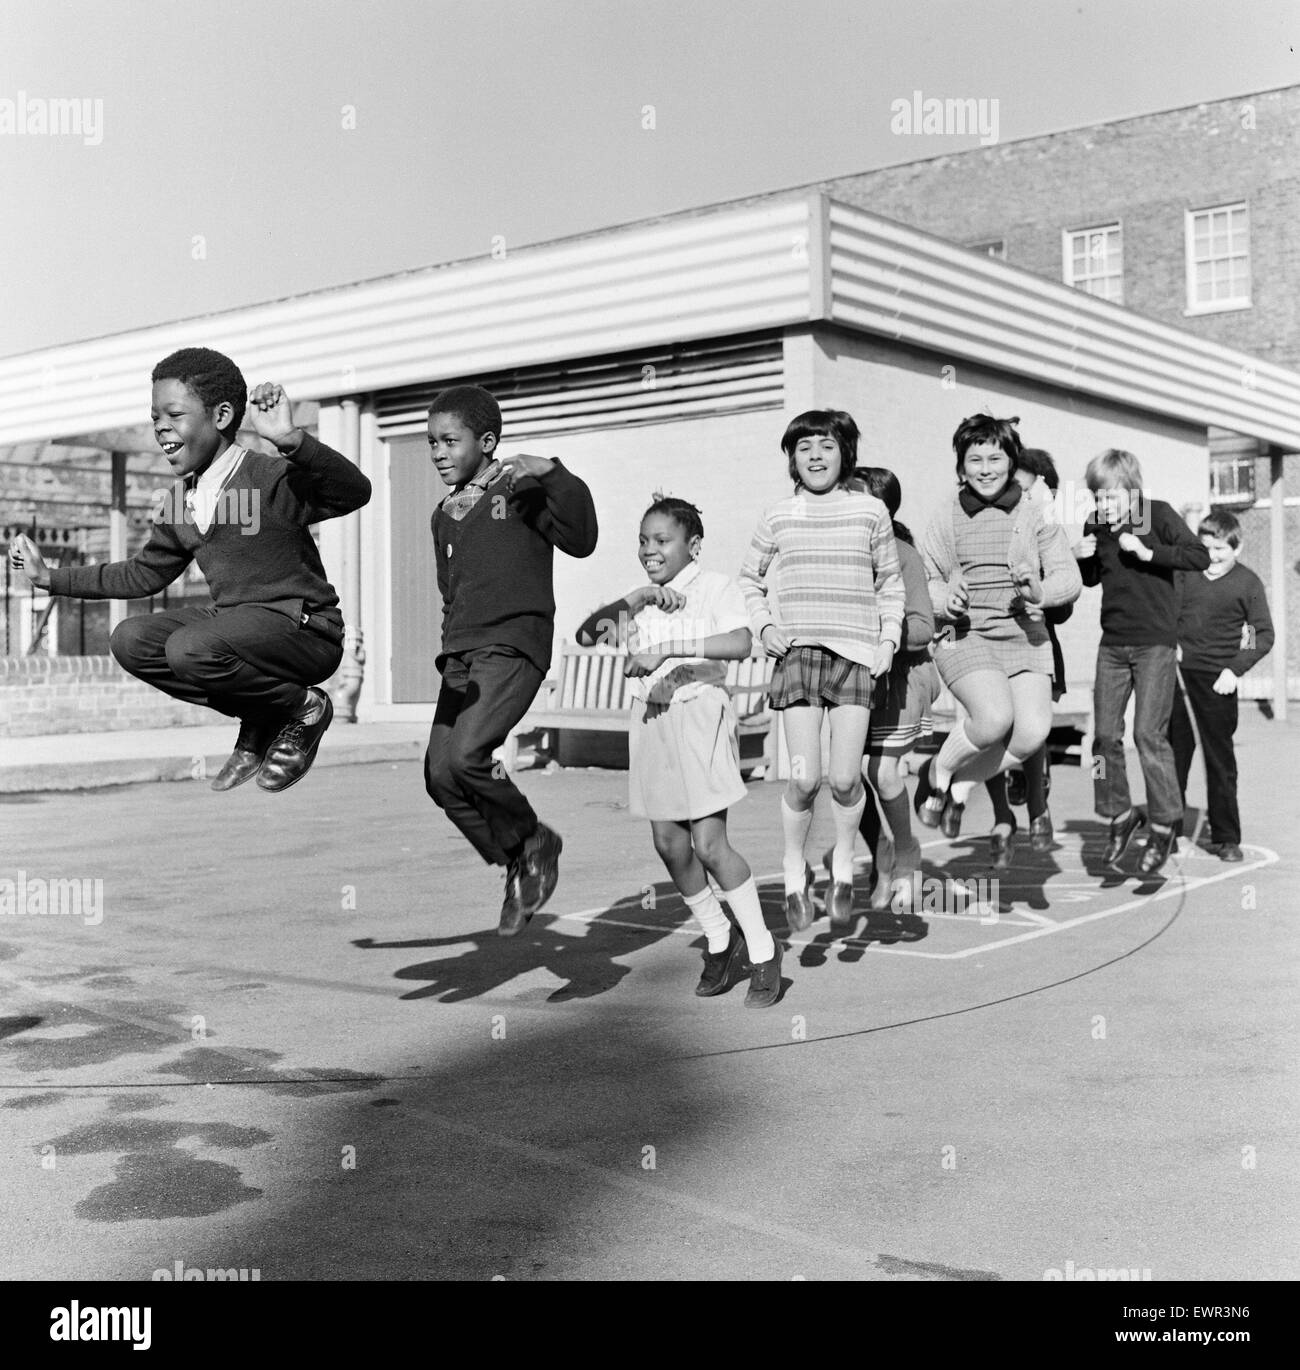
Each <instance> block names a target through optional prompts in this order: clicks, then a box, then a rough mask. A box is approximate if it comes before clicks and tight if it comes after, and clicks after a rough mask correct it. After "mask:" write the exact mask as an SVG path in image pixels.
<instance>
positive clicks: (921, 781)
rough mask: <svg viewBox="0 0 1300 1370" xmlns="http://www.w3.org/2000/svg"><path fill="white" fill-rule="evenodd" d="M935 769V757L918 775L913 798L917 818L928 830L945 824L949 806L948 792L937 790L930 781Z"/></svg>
mask: <svg viewBox="0 0 1300 1370" xmlns="http://www.w3.org/2000/svg"><path fill="white" fill-rule="evenodd" d="M933 767H934V759H933V757H932V758H931V759H930V760H929V761H927V762H926V763H925V765H924V766H922V767H921V769H920V770H919V771H917V773H916V793H915V794H914V795H913V796H912V807H913V808H914V809H915V810H916V816H917V817H918V818H919V819H920V820H921V822H922V823H924V824H925V826H926V827H927V828H937V827H938V826H939V824H940V823H942V822H943V811H944V809H945V808H946V807H947V804H948V792H947V790H936V789H935V788H934V784H933V783H932V782H931V780H930V772H931V770H932V769H933Z"/></svg>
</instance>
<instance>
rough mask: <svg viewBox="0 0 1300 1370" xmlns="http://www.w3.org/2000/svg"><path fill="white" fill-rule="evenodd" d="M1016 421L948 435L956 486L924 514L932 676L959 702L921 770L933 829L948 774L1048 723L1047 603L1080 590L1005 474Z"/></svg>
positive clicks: (981, 769)
mask: <svg viewBox="0 0 1300 1370" xmlns="http://www.w3.org/2000/svg"><path fill="white" fill-rule="evenodd" d="M1017 422H1019V420H1017V419H995V418H992V417H990V416H989V415H987V414H977V415H975V416H974V417H972V418H968V419H963V420H962V422H961V423H960V424H959V425H958V427H957V431H956V433H954V434H953V440H952V445H953V450H954V452H955V453H956V456H957V475H958V478H959V480H960V481H961V488H960V490H959V491H958V493H957V496H956V498H955V499H953V500H952V502H951V503H950V504H949V505H948V506H947V507H946V508H944V509H941V510H940V512H939V513H938V514H937V515H936V516H935V517H934V518H933V519H932V520H931V522H930V526H929V527H928V528H927V530H926V534H925V538H924V542H923V546H922V552H923V554H924V556H925V562H926V569H927V571H928V572H929V577H930V596H931V599H932V601H933V603H934V610H935V617H936V619H937V620H938V621H939V623H940V625H941V626H942V625H946V632H945V633H944V636H943V637H942V639H941V640H940V642H939V643H938V645H937V647H936V649H935V664H936V666H937V668H938V671H939V677H940V679H941V680H942V681H943V683H944V684H945V685H947V687H948V688H949V690H951V691H952V693H953V695H954V696H955V697H956V699H957V701H958V702H959V703H960V704H961V705H962V707H963V708H964V709H965V710H966V713H967V717H966V718H965V719H962V720H959V721H958V722H957V723H956V724H955V725H954V727H953V729H952V731H951V732H950V733H949V734H948V738H947V741H946V742H945V743H944V744H943V747H942V748H941V749H940V751H939V754H938V755H937V756H936V757H935V758H934V759H933V760H932V761H930V762H927V763H926V765H925V766H924V767H923V768H922V769H921V771H920V772H919V773H918V776H917V790H916V796H915V801H914V802H915V804H916V810H917V814H918V815H919V817H920V819H921V822H923V823H924V824H926V825H927V826H928V827H932V828H934V827H938V826H939V824H940V823H941V822H942V820H943V815H944V809H945V807H946V806H947V803H948V797H949V796H948V787H949V785H950V784H951V783H952V781H953V780H954V779H959V780H987V779H988V778H989V777H990V776H992V775H998V774H1000V773H1001V772H1002V771H1005V770H1007V769H1008V767H1011V766H1020V765H1023V764H1024V763H1025V761H1026V760H1027V759H1028V758H1029V757H1031V756H1033V754H1034V753H1035V752H1036V751H1037V750H1038V749H1039V747H1041V746H1042V745H1043V743H1044V742H1045V741H1046V740H1047V734H1048V732H1049V731H1050V730H1051V726H1052V674H1053V663H1052V644H1051V639H1050V637H1049V636H1048V632H1047V626H1046V624H1045V622H1044V620H1043V611H1044V609H1047V608H1052V607H1055V606H1058V605H1062V604H1069V603H1072V602H1073V601H1074V600H1076V599H1078V597H1079V593H1080V591H1081V589H1082V588H1083V582H1082V580H1081V579H1080V576H1079V569H1078V567H1077V565H1076V564H1075V561H1074V556H1073V554H1072V552H1071V550H1070V543H1069V539H1068V538H1067V537H1066V534H1065V529H1064V528H1063V527H1062V526H1061V524H1060V523H1059V522H1056V521H1055V520H1054V519H1052V518H1051V517H1050V515H1049V512H1047V511H1045V510H1044V507H1043V506H1042V505H1041V504H1039V503H1038V502H1037V501H1032V500H1028V499H1026V498H1025V497H1024V491H1023V489H1022V488H1021V486H1020V484H1019V483H1018V482H1017V481H1016V480H1015V479H1013V477H1014V474H1015V471H1016V467H1017V465H1018V463H1019V460H1020V453H1021V444H1020V435H1019V433H1017V431H1016V427H1015V425H1016V424H1017ZM1014 833H1015V820H1014V819H1012V820H1011V821H1010V822H1007V821H1006V820H1005V818H1002V819H1000V820H999V821H998V822H996V823H995V824H994V828H993V833H992V839H991V841H992V856H993V862H994V865H995V866H997V867H998V868H999V869H1004V868H1005V867H1006V865H1007V864H1008V863H1009V861H1010V856H1011V850H1012V845H1013V841H1014Z"/></svg>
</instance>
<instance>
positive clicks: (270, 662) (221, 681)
mask: <svg viewBox="0 0 1300 1370" xmlns="http://www.w3.org/2000/svg"><path fill="white" fill-rule="evenodd" d="M109 650H110V651H111V652H112V653H113V655H114V657H116V658H117V661H118V663H119V665H121V667H122V669H123V670H125V671H129V672H130V673H131V674H132V675H133V676H136V677H137V678H138V679H140V680H143V681H144V682H145V683H146V684H147V685H152V686H153V687H154V688H155V689H158V690H162V691H163V693H164V694H169V695H171V696H172V697H173V698H175V699H183V700H185V702H186V703H187V704H202V705H204V706H205V707H206V708H209V709H215V710H216V711H217V712H218V713H222V714H229V715H230V716H231V717H232V718H240V719H249V720H251V721H253V722H267V723H271V722H275V721H277V720H279V719H282V718H285V717H287V716H288V715H289V714H290V713H292V712H293V710H294V709H296V708H297V707H298V706H299V705H300V704H301V703H302V696H303V689H304V687H305V686H307V685H318V684H320V682H321V681H322V680H328V679H329V678H330V676H332V675H333V674H334V672H335V671H337V670H338V668H339V662H340V661H342V660H343V648H342V647H341V646H339V645H338V644H337V643H334V642H331V641H330V640H329V639H328V638H325V637H322V636H321V635H320V634H319V633H315V632H312V631H310V630H309V629H306V628H303V627H301V626H300V625H299V623H298V621H297V619H293V618H290V617H289V615H288V614H282V613H280V612H278V611H277V610H275V609H267V608H264V607H262V606H260V605H256V604H241V605H240V606H239V607H238V608H235V609H217V608H214V607H213V606H211V605H208V606H206V607H203V608H193V609H178V610H177V611H176V612H175V613H163V614H140V615H138V616H136V617H135V618H127V619H123V620H122V622H121V623H119V624H118V625H117V627H116V628H114V629H113V636H112V638H111V639H110V641H109Z"/></svg>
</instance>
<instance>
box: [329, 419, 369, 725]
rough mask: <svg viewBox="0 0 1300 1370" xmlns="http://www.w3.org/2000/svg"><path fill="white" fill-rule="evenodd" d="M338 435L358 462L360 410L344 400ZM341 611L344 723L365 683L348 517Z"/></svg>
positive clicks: (355, 536) (338, 700)
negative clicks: (342, 625) (340, 428)
mask: <svg viewBox="0 0 1300 1370" xmlns="http://www.w3.org/2000/svg"><path fill="white" fill-rule="evenodd" d="M339 408H340V411H341V412H340V418H341V425H342V430H343V431H342V433H341V434H340V445H339V451H340V452H341V453H342V454H343V455H344V456H345V457H347V459H348V460H349V461H351V462H355V463H357V464H358V465H360V462H361V406H360V404H359V403H358V402H357V401H356V400H355V399H347V400H344V401H343V402H342V404H341V405H340V406H339ZM338 592H339V603H340V606H341V608H342V610H343V623H344V629H343V661H342V664H341V665H340V666H339V683H338V685H337V687H336V688H335V691H334V705H335V708H336V709H337V710H338V715H339V717H340V718H341V719H343V720H344V722H347V723H355V722H356V721H357V699H358V698H359V697H360V694H361V686H362V684H363V683H364V680H365V665H366V648H365V634H364V633H363V631H362V627H361V517H360V515H359V514H349V515H348V516H347V518H346V519H344V521H343V564H342V575H341V577H340V584H339V586H338Z"/></svg>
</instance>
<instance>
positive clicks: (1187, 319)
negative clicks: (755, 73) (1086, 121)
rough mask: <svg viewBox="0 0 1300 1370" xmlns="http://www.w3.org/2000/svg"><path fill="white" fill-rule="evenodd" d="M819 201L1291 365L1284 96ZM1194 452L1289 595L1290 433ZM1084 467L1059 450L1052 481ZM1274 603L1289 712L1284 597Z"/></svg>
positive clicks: (1121, 128)
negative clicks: (1280, 622) (1282, 442)
mask: <svg viewBox="0 0 1300 1370" xmlns="http://www.w3.org/2000/svg"><path fill="white" fill-rule="evenodd" d="M905 141H907V140H905V139H900V142H905ZM819 189H821V190H824V191H825V192H827V193H828V194H830V195H831V196H833V197H834V198H835V199H836V200H838V201H840V202H842V203H845V204H853V205H859V206H861V207H862V208H864V209H867V210H870V211H871V212H872V213H873V214H880V215H883V216H884V217H886V218H889V219H896V220H898V221H899V222H901V223H906V224H911V225H914V226H916V227H918V228H921V229H924V230H925V231H926V232H929V233H934V234H937V235H938V236H940V237H942V238H947V239H949V240H950V241H952V242H955V243H959V244H962V245H964V246H967V247H972V248H975V249H977V250H979V251H982V252H986V253H988V254H989V255H991V256H994V257H997V258H999V259H1000V260H1002V261H1005V262H1008V263H1010V264H1012V265H1014V266H1019V267H1022V268H1024V269H1026V270H1028V271H1032V272H1034V273H1036V274H1037V275H1040V276H1044V277H1046V278H1048V279H1050V280H1054V281H1061V282H1063V283H1065V284H1066V285H1073V286H1076V287H1077V288H1079V289H1081V290H1085V291H1087V292H1088V293H1090V294H1093V295H1097V296H1099V297H1101V298H1103V299H1108V300H1111V301H1112V302H1114V303H1116V304H1121V305H1123V306H1124V307H1125V308H1128V309H1132V310H1134V311H1135V312H1136V313H1139V314H1142V315H1144V316H1146V317H1147V318H1149V319H1157V320H1160V321H1162V322H1164V323H1168V324H1171V325H1173V326H1174V327H1177V328H1179V329H1182V330H1185V331H1187V332H1190V333H1193V334H1196V335H1198V336H1200V337H1203V338H1205V339H1207V340H1208V341H1211V342H1215V343H1221V344H1223V345H1225V346H1228V347H1232V348H1234V349H1237V350H1239V351H1241V352H1244V353H1247V354H1249V355H1250V356H1252V357H1257V358H1260V359H1263V360H1267V361H1271V362H1274V363H1275V364H1277V365H1278V366H1283V367H1287V368H1288V369H1290V370H1297V369H1300V86H1288V87H1285V88H1283V89H1280V90H1271V91H1263V92H1260V93H1258V94H1252V95H1242V96H1239V97H1237V98H1234V99H1231V100H1218V101H1214V102H1212V103H1209V104H1200V105H1192V106H1188V107H1186V108H1184V109H1173V110H1167V111H1163V112H1160V113H1155V114H1145V115H1141V116H1139V117H1137V118H1132V119H1121V120H1117V121H1115V122H1113V123H1105V124H1094V125H1091V126H1089V127H1085V128H1077V129H1070V130H1066V131H1063V132H1060V133H1051V134H1047V135H1044V136H1042V137H1036V138H1026V139H1022V140H1020V141H1017V142H1009V143H1003V144H1000V145H993V146H990V147H980V148H976V149H972V150H971V151H968V152H960V153H953V154H949V155H945V156H940V157H932V158H929V159H927V160H924V161H915V162H908V163H904V164H901V165H895V166H889V167H885V168H882V169H880V170H876V171H867V172H862V173H860V174H858V175H855V176H845V177H842V178H839V179H837V180H833V181H826V182H822V183H821V184H820V186H819ZM1254 381H1255V377H1254V375H1253V373H1252V372H1250V371H1249V370H1248V371H1247V372H1246V373H1245V374H1244V375H1243V377H1242V384H1243V385H1244V386H1247V387H1249V386H1250V385H1252V384H1254ZM1027 437H1029V438H1030V439H1031V440H1032V439H1033V435H1032V434H1027ZM1134 446H1135V447H1138V448H1139V451H1138V455H1139V456H1141V451H1140V444H1138V443H1137V441H1136V439H1135V442H1134ZM1208 446H1209V453H1210V498H1211V500H1212V502H1214V503H1216V504H1222V505H1225V506H1227V507H1229V508H1232V509H1233V510H1234V512H1236V514H1237V516H1238V517H1239V518H1240V519H1241V522H1242V526H1243V530H1244V533H1245V546H1244V548H1243V559H1244V560H1245V561H1246V562H1248V563H1249V564H1250V565H1251V566H1252V567H1253V568H1254V569H1255V570H1256V571H1257V572H1258V573H1259V575H1260V576H1261V577H1262V578H1263V580H1264V583H1265V584H1266V585H1267V586H1268V587H1269V592H1270V598H1271V599H1273V600H1276V599H1277V594H1276V592H1275V588H1274V584H1273V581H1274V578H1275V577H1276V576H1277V575H1278V574H1284V575H1286V576H1287V577H1289V578H1290V580H1291V585H1290V586H1288V587H1287V588H1288V590H1291V591H1294V590H1295V589H1296V588H1300V586H1298V585H1297V583H1296V581H1297V576H1298V575H1300V563H1298V562H1297V560H1296V558H1297V555H1300V464H1298V463H1297V460H1296V459H1295V458H1294V457H1292V458H1291V459H1290V460H1287V461H1285V462H1283V461H1282V460H1281V456H1282V455H1283V454H1284V453H1286V452H1291V453H1294V452H1296V451H1297V450H1300V433H1297V434H1296V437H1295V441H1294V443H1293V444H1291V445H1290V446H1289V447H1288V446H1279V445H1276V444H1268V443H1261V442H1260V441H1259V440H1258V439H1256V438H1252V437H1249V436H1243V435H1241V434H1237V433H1234V432H1232V431H1230V430H1225V429H1222V428H1218V427H1211V428H1210V429H1209V433H1208ZM1090 455H1092V454H1091V453H1089V452H1079V453H1057V457H1058V460H1059V461H1060V462H1061V465H1062V467H1063V474H1065V473H1066V470H1065V469H1066V468H1068V469H1069V470H1070V471H1072V472H1077V470H1081V468H1082V466H1083V463H1084V462H1085V460H1086V459H1087V457H1088V456H1090ZM1274 486H1276V487H1277V488H1276V489H1275V488H1274ZM1156 493H1157V494H1159V493H1160V492H1159V491H1157V492H1156ZM1276 498H1281V499H1282V500H1283V508H1282V510H1281V511H1277V512H1276V513H1275V511H1274V509H1273V500H1274V499H1276ZM1279 528H1280V529H1282V530H1283V531H1282V535H1281V537H1280V538H1278V537H1276V536H1275V534H1274V531H1273V530H1274V529H1279ZM1286 598H1287V602H1288V605H1289V611H1288V615H1287V617H1288V619H1289V623H1288V624H1287V627H1288V628H1289V631H1288V632H1287V635H1286V636H1287V653H1288V678H1289V682H1290V690H1289V693H1290V695H1291V697H1292V698H1296V697H1297V693H1298V692H1300V595H1297V594H1295V593H1288V595H1287V596H1286ZM1269 674H1270V666H1269V664H1268V663H1265V664H1264V665H1263V666H1261V667H1260V668H1258V669H1257V671H1256V672H1255V673H1254V679H1253V680H1252V681H1250V682H1249V683H1250V685H1251V686H1252V687H1253V690H1254V692H1255V693H1258V694H1261V695H1262V694H1267V693H1269V692H1270V689H1271V687H1270V684H1269V681H1268V676H1269Z"/></svg>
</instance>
